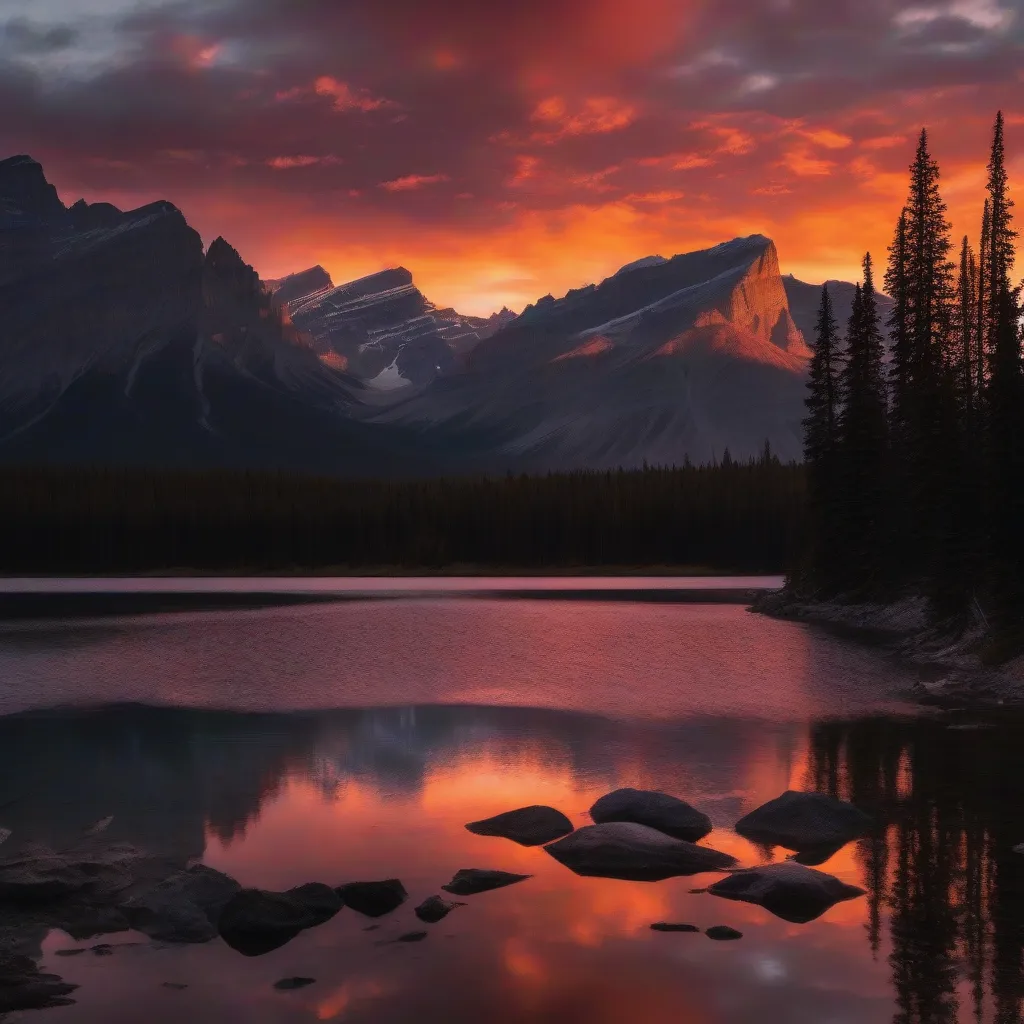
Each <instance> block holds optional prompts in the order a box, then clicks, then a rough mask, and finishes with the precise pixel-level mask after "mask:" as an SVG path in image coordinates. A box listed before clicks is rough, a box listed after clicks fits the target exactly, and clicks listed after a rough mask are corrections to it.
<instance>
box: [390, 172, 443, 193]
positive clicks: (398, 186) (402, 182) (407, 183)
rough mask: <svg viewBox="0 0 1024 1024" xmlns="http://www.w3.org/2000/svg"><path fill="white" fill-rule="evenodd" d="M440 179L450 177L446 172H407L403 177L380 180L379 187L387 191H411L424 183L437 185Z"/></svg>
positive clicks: (421, 186)
mask: <svg viewBox="0 0 1024 1024" xmlns="http://www.w3.org/2000/svg"><path fill="white" fill-rule="evenodd" d="M442 181H451V178H449V177H448V175H447V174H407V175H406V176H405V177H404V178H395V179H394V180H393V181H382V182H381V183H380V185H379V187H380V188H383V189H386V190H387V191H388V192H412V191H414V190H415V189H418V188H423V186H424V185H437V184H438V183H440V182H442Z"/></svg>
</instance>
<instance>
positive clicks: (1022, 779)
mask: <svg viewBox="0 0 1024 1024" xmlns="http://www.w3.org/2000/svg"><path fill="white" fill-rule="evenodd" d="M979 725H980V726H982V727H976V726H979ZM986 725H987V726H988V727H985V726H986ZM1021 737H1022V728H1021V723H1019V722H1014V721H1006V720H1003V721H1000V722H998V723H967V727H965V728H960V727H956V726H954V727H952V728H951V727H950V725H949V723H947V722H944V721H934V720H916V721H910V722H893V721H890V720H886V719H880V718H872V719H865V720H862V721H858V722H852V723H840V722H833V723H827V724H819V725H816V726H815V727H814V728H813V729H812V731H811V757H810V773H811V778H812V780H813V782H814V784H815V785H817V786H820V787H822V788H827V789H828V790H830V791H831V792H833V793H835V794H836V795H842V796H845V797H847V798H848V799H851V800H853V801H855V802H856V803H858V805H860V806H862V807H864V808H865V809H868V810H871V811H872V812H873V813H874V814H876V815H877V817H878V818H879V820H881V821H884V822H886V823H887V827H886V828H885V829H883V830H880V831H879V832H878V833H877V835H876V836H875V837H874V838H873V840H872V841H871V842H869V843H865V844H862V846H861V857H862V860H863V870H864V873H865V877H867V878H868V879H869V881H870V912H869V938H870V941H871V944H872V948H874V949H877V948H878V945H879V941H880V931H881V927H882V920H883V917H884V916H885V914H886V912H887V911H888V913H889V915H890V934H891V941H892V952H891V955H890V957H889V962H890V964H891V966H892V972H893V984H894V986H895V990H896V999H897V1003H898V1006H899V1012H898V1014H897V1015H896V1017H895V1020H896V1021H898V1022H900V1024H902V1022H904V1021H906V1022H913V1021H929V1022H930V1021H935V1022H947V1021H948V1022H953V1021H959V1020H967V1019H968V1015H970V1016H972V1017H973V1018H974V1019H976V1020H979V1021H980V1020H986V1019H990V1020H992V1021H994V1022H996V1024H1010V1022H1017V1021H1019V1020H1020V1019H1021V1000H1022V997H1024V985H1022V979H1024V975H1022V965H1024V856H1022V855H1021V854H1017V853H1014V852H1013V847H1014V846H1015V845H1016V844H1018V843H1019V842H1021V840H1022V838H1024V821H1022V820H1021V795H1022V787H1024V771H1022V770H1024V746H1022V744H1021Z"/></svg>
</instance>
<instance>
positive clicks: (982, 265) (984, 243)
mask: <svg viewBox="0 0 1024 1024" xmlns="http://www.w3.org/2000/svg"><path fill="white" fill-rule="evenodd" d="M991 237H992V210H991V207H990V206H989V202H988V197H986V198H985V208H984V210H983V211H982V215H981V242H980V244H979V246H978V311H977V319H976V322H975V331H974V360H975V370H974V372H975V378H976V384H975V390H976V392H977V393H978V394H979V395H980V394H981V393H982V392H983V391H984V389H985V378H986V376H987V373H988V361H987V360H986V358H985V348H986V341H987V338H988V314H989V301H988V295H989V292H988V260H989V243H990V241H991Z"/></svg>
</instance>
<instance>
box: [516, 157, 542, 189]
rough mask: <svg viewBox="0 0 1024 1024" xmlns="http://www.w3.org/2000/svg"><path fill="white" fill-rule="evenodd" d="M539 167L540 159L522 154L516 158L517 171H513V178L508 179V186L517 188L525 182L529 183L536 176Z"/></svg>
mask: <svg viewBox="0 0 1024 1024" xmlns="http://www.w3.org/2000/svg"><path fill="white" fill-rule="evenodd" d="M539 167H540V158H539V157H536V156H527V155H526V154H520V155H519V156H517V157H516V165H515V171H513V173H512V177H511V178H509V179H508V184H509V185H512V186H515V185H521V184H522V183H523V182H524V181H529V180H530V179H531V178H533V177H535V176H536V174H537V169H538V168H539Z"/></svg>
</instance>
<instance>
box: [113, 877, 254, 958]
mask: <svg viewBox="0 0 1024 1024" xmlns="http://www.w3.org/2000/svg"><path fill="white" fill-rule="evenodd" d="M241 888H242V887H241V886H240V885H239V884H238V882H236V881H235V879H233V878H231V877H229V876H228V875H225V874H223V873H222V872H220V871H216V870H214V869H213V868H210V867H207V866H206V865H204V864H197V865H195V866H194V867H191V868H189V869H188V870H187V871H178V872H176V873H175V874H173V875H171V876H170V877H169V878H165V879H164V880H163V881H162V882H159V883H158V884H156V885H155V886H153V887H152V888H151V889H149V890H147V891H146V892H144V893H141V894H139V895H136V896H133V897H131V898H130V899H128V900H126V901H125V902H124V903H122V904H121V907H120V909H121V910H122V911H123V912H124V914H125V916H126V917H127V918H128V921H129V922H130V923H131V926H132V927H133V928H135V929H137V930H138V931H140V932H142V933H143V934H144V935H148V936H149V937H150V938H153V939H159V940H162V941H164V942H209V941H210V940H211V939H213V938H215V937H216V935H217V924H218V922H219V921H220V915H221V911H222V910H223V909H224V907H225V906H226V905H227V903H228V901H229V900H231V898H232V897H233V896H234V895H235V894H236V893H237V892H238V891H239V890H240V889H241Z"/></svg>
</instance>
